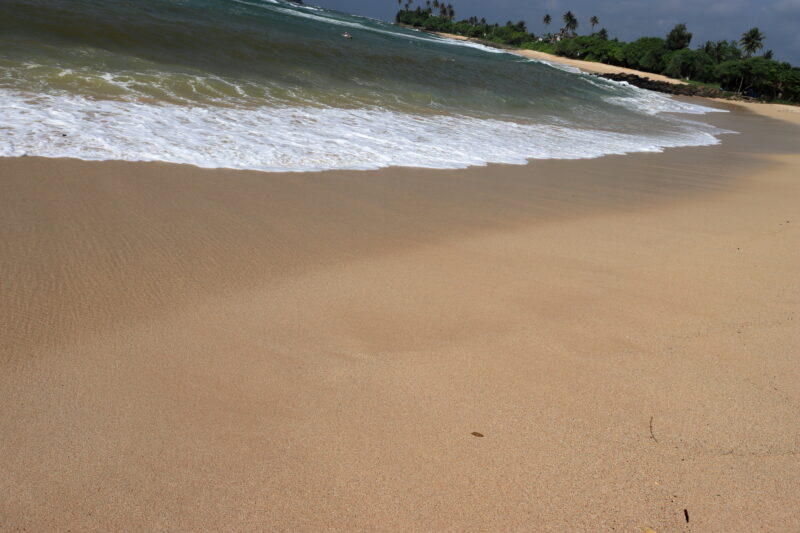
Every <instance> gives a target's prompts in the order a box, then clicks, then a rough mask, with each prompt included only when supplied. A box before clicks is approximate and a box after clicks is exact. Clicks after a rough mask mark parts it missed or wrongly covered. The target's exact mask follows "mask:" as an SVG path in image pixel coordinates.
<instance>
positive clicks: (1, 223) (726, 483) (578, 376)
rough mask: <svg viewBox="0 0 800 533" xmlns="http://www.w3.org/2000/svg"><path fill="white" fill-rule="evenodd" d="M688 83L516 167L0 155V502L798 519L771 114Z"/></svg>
mask: <svg viewBox="0 0 800 533" xmlns="http://www.w3.org/2000/svg"><path fill="white" fill-rule="evenodd" d="M713 105H718V106H721V107H725V108H727V109H729V110H730V113H724V114H723V113H720V114H714V115H709V116H707V117H705V118H704V119H703V120H709V121H712V122H714V123H716V124H718V125H720V126H722V127H725V128H727V129H731V130H734V131H737V132H739V133H738V134H736V135H725V136H724V137H723V143H722V144H720V145H717V146H710V147H699V148H680V149H671V150H667V151H666V152H664V153H649V154H634V155H628V156H608V157H604V158H601V159H595V160H577V161H563V160H562V161H533V162H531V163H530V164H529V165H527V166H501V165H493V166H489V167H484V168H470V169H467V170H458V171H455V170H454V171H435V170H420V169H413V168H391V169H386V170H381V171H374V172H373V171H370V172H326V173H296V174H277V173H276V174H266V173H258V172H249V171H231V170H204V169H198V168H194V167H190V166H181V165H168V164H160V163H125V162H86V161H77V160H58V159H42V158H33V157H23V158H7V159H2V160H0V300H1V301H2V305H0V472H2V475H0V530H3V531H69V530H71V531H214V530H217V531H465V530H470V531H487V532H488V531H492V532H496V531H612V530H613V531H630V532H641V531H650V530H654V531H657V532H659V533H662V532H673V531H702V532H708V531H781V532H783V531H796V530H798V529H800V507H798V505H797V486H798V483H800V461H799V460H798V450H799V445H800V442H799V439H800V437H799V435H798V414H799V413H800V387H798V383H800V381H799V380H800V359H798V354H800V328H799V327H798V320H800V278H798V272H800V204H798V198H800V181H799V180H798V176H800V152H798V147H799V146H800V142H799V141H800V115H798V114H796V113H793V112H791V111H789V110H781V109H780V108H767V107H766V106H756V107H755V108H747V107H744V106H734V105H731V104H726V103H715V104H713ZM768 115H770V116H768Z"/></svg>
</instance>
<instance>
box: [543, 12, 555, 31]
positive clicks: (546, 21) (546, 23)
mask: <svg viewBox="0 0 800 533" xmlns="http://www.w3.org/2000/svg"><path fill="white" fill-rule="evenodd" d="M542 22H544V29H545V30H546V29H547V27H548V26H549V25H550V23H551V22H553V17H551V16H550V15H549V14H547V15H545V16H544V18H543V19H542Z"/></svg>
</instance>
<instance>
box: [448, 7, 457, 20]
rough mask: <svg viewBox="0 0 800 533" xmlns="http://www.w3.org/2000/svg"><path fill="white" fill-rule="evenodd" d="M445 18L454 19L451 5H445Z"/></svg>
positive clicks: (454, 13)
mask: <svg viewBox="0 0 800 533" xmlns="http://www.w3.org/2000/svg"><path fill="white" fill-rule="evenodd" d="M447 18H449V19H450V20H453V19H454V18H456V10H455V9H454V8H453V4H447Z"/></svg>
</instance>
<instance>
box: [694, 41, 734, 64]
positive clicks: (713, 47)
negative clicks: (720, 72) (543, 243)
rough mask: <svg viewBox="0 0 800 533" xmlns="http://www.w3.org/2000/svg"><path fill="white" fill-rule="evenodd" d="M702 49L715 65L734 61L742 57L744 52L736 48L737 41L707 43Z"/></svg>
mask: <svg viewBox="0 0 800 533" xmlns="http://www.w3.org/2000/svg"><path fill="white" fill-rule="evenodd" d="M700 48H701V49H702V50H703V51H704V52H705V53H706V54H708V55H709V57H711V59H712V60H713V61H714V63H722V62H724V61H732V60H734V59H741V57H742V51H741V50H739V47H737V46H736V42H735V41H706V44H704V45H703V46H701V47H700Z"/></svg>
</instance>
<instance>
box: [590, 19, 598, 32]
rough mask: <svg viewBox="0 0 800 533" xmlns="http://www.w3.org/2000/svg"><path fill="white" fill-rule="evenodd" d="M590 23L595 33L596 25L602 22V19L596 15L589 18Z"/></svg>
mask: <svg viewBox="0 0 800 533" xmlns="http://www.w3.org/2000/svg"><path fill="white" fill-rule="evenodd" d="M589 24H591V25H592V33H594V27H595V26H597V25H598V24H600V19H599V18H597V17H596V16H594V17H592V18H590V19H589Z"/></svg>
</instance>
